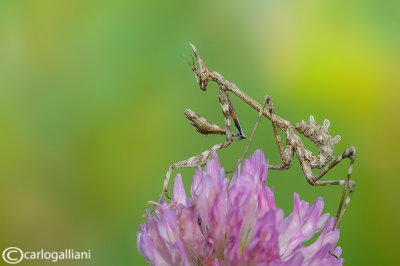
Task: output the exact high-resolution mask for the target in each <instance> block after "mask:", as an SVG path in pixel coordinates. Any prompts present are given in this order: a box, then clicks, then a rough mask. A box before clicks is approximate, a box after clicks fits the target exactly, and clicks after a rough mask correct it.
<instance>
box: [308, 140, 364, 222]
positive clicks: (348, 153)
mask: <svg viewBox="0 0 400 266" xmlns="http://www.w3.org/2000/svg"><path fill="white" fill-rule="evenodd" d="M356 152H357V150H356V148H355V147H354V146H350V147H349V148H347V149H346V150H345V151H344V152H343V154H342V155H340V156H339V157H338V158H337V159H335V160H334V161H333V162H332V163H331V164H329V165H328V166H326V167H325V168H324V169H323V170H321V172H319V173H318V174H316V175H315V176H314V177H313V178H312V181H313V183H314V184H315V186H330V185H340V186H344V188H343V193H342V197H341V199H340V204H339V207H338V211H337V214H336V222H335V224H334V226H333V229H335V228H336V227H339V225H340V222H341V220H342V218H343V215H344V213H345V211H346V209H347V206H348V205H349V203H350V200H351V196H352V194H353V192H354V189H355V186H356V183H355V181H353V180H350V176H351V173H352V171H353V165H354V160H355V157H356ZM345 158H349V159H350V165H349V168H348V170H347V176H346V179H345V180H334V181H318V180H319V179H321V178H322V177H323V176H324V175H325V174H326V173H327V172H328V171H329V170H330V169H332V168H333V167H334V166H335V165H337V164H338V163H340V162H341V161H343V160H344V159H345ZM311 184H312V183H311ZM347 188H349V189H350V191H349V194H348V195H347V197H346V192H347ZM345 197H346V200H345Z"/></svg>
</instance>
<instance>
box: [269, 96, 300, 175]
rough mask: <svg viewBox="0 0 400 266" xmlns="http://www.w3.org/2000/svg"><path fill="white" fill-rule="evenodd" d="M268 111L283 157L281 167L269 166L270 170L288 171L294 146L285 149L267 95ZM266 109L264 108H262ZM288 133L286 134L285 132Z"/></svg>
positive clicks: (288, 144)
mask: <svg viewBox="0 0 400 266" xmlns="http://www.w3.org/2000/svg"><path fill="white" fill-rule="evenodd" d="M265 98H266V100H267V104H268V110H269V113H270V116H271V122H272V129H273V130H274V135H275V140H276V144H277V145H278V150H279V154H280V156H281V160H282V164H281V165H268V169H272V170H287V169H289V167H290V166H291V164H292V160H293V146H292V144H291V143H289V142H287V143H286V149H285V150H284V149H283V145H282V139H281V135H280V134H279V130H278V126H277V124H276V120H275V110H274V105H273V103H272V101H271V97H270V96H269V95H267V96H266V97H265ZM262 109H264V108H262ZM285 133H286V132H285Z"/></svg>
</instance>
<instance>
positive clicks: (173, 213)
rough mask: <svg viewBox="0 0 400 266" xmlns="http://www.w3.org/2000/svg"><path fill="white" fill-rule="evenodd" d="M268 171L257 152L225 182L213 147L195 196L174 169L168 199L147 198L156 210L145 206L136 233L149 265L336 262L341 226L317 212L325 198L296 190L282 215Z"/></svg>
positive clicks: (197, 177)
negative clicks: (308, 197) (309, 198)
mask: <svg viewBox="0 0 400 266" xmlns="http://www.w3.org/2000/svg"><path fill="white" fill-rule="evenodd" d="M267 172H268V162H266V160H265V157H264V154H263V152H262V151H261V150H257V151H255V152H254V154H253V156H251V158H250V159H248V160H246V161H245V162H244V164H243V170H242V172H240V167H239V169H238V170H237V171H236V173H235V174H234V176H233V178H232V181H231V182H230V184H229V178H227V177H225V171H224V169H223V168H221V165H220V163H219V160H218V157H217V154H216V153H215V152H214V153H213V158H212V159H211V160H209V161H208V162H207V165H206V167H205V171H202V169H201V168H200V167H198V168H197V170H196V174H195V175H194V177H193V183H192V186H191V194H192V198H189V197H187V196H186V192H185V189H184V186H183V182H182V177H181V175H180V174H178V175H177V176H176V177H175V181H174V187H173V194H172V199H171V203H167V202H166V201H165V200H164V199H162V200H161V201H160V202H159V203H157V202H151V203H152V204H153V205H154V206H155V214H154V216H153V215H152V213H151V212H150V211H149V210H146V214H147V218H146V221H145V222H144V223H142V224H141V225H140V228H141V230H140V231H138V232H137V247H138V250H139V252H140V253H141V254H142V255H143V256H144V257H145V259H146V260H147V261H148V262H149V263H150V264H152V265H341V264H342V263H343V259H342V258H339V256H340V254H341V248H340V247H336V248H335V245H336V243H337V241H338V239H339V230H338V229H335V230H332V229H333V226H334V222H335V220H334V218H333V217H331V218H329V213H325V214H322V215H321V212H322V209H323V207H324V201H323V199H322V198H320V197H319V198H317V199H316V200H315V201H314V203H313V204H312V205H311V206H309V203H308V202H305V201H303V200H300V198H299V195H298V194H296V193H295V194H294V197H293V212H292V213H291V214H290V215H289V216H288V217H286V218H284V214H283V211H282V209H279V208H276V206H275V198H274V192H273V190H271V189H270V188H269V187H268V186H267V185H266V180H267ZM321 230H322V232H321V233H320V235H319V236H318V238H317V239H316V240H315V241H314V242H313V243H311V244H309V245H308V246H306V245H304V242H306V241H307V240H309V239H310V238H311V237H312V236H314V234H316V233H317V232H319V231H321Z"/></svg>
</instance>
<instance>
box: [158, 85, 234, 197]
mask: <svg viewBox="0 0 400 266" xmlns="http://www.w3.org/2000/svg"><path fill="white" fill-rule="evenodd" d="M219 101H220V104H221V108H222V112H223V114H224V118H225V126H226V129H225V136H226V141H225V142H223V143H220V144H217V145H214V146H212V147H211V148H210V149H208V150H206V151H204V152H202V153H201V154H199V155H196V156H193V157H191V158H189V159H186V160H183V161H180V162H177V163H174V164H172V165H171V166H170V167H169V168H168V171H167V174H166V175H165V180H164V185H163V195H165V196H166V197H168V184H169V180H170V178H171V173H172V170H173V169H177V168H182V167H195V166H198V165H203V164H205V163H206V162H207V160H208V158H210V156H211V154H212V152H213V151H217V150H220V149H223V148H226V147H227V146H229V145H230V144H231V143H232V141H233V140H234V139H238V138H237V137H236V136H233V134H232V130H231V120H230V113H231V112H230V107H229V102H230V100H229V96H228V94H227V93H226V91H224V90H223V89H220V92H219ZM190 111H191V110H188V109H187V110H185V115H186V117H187V118H188V120H189V122H190V123H191V124H192V125H193V126H194V127H195V128H196V130H197V131H199V132H200V133H203V134H213V133H214V132H213V131H207V129H208V128H209V127H210V126H213V127H212V128H213V129H216V133H214V134H220V133H221V132H220V130H219V129H221V128H220V127H218V126H217V125H214V124H212V123H210V122H208V121H207V120H206V119H204V118H203V117H200V116H198V115H197V114H196V113H194V112H193V111H191V112H193V113H194V114H195V115H197V116H198V117H190V118H189V117H188V114H190ZM217 127H218V128H219V129H218V128H217ZM240 139H241V138H240V137H239V140H240Z"/></svg>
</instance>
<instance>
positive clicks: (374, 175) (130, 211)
mask: <svg viewBox="0 0 400 266" xmlns="http://www.w3.org/2000/svg"><path fill="white" fill-rule="evenodd" d="M399 18H400V5H399V2H397V1H360V0H358V1H357V0H356V1H311V0H310V1H277V0H275V1H240V2H239V1H208V0H205V1H193V2H192V1H140V2H139V1H105V2H100V1H39V0H38V1H5V0H4V1H1V2H0V128H1V130H0V181H1V185H0V211H1V217H2V218H1V219H0V249H1V250H4V248H6V247H9V246H17V247H20V248H21V249H24V250H40V249H42V248H43V249H45V250H58V249H59V250H63V249H65V248H72V249H74V250H87V249H89V248H90V249H91V250H92V259H91V260H90V261H65V262H59V263H60V264H61V265H146V262H145V261H144V259H143V258H142V257H141V256H140V254H139V253H138V251H137V248H136V232H137V230H138V229H139V224H140V223H141V222H142V221H143V219H142V217H141V216H142V214H143V213H144V210H145V208H147V206H146V205H145V202H146V201H148V200H155V199H157V197H158V195H159V193H160V192H161V187H162V182H163V180H164V176H165V172H166V170H167V168H168V166H169V165H170V164H172V163H174V162H176V161H179V160H183V159H186V158H188V157H190V156H192V155H195V154H198V153H200V152H202V151H204V150H205V149H207V148H208V147H210V146H211V145H214V144H216V143H219V142H222V141H223V139H224V138H223V137H222V136H203V135H200V134H198V133H197V132H195V131H194V130H193V128H192V127H191V126H190V125H189V124H188V123H187V121H186V120H185V118H184V115H183V111H184V109H185V108H191V109H193V110H194V111H196V112H197V113H199V114H201V115H202V116H204V117H206V118H207V119H208V120H210V121H212V122H214V123H217V124H219V125H223V116H222V114H221V110H220V107H219V102H218V90H217V86H216V85H215V84H210V85H209V88H208V91H207V92H203V91H201V90H200V89H199V87H198V86H197V84H196V81H195V79H194V76H193V74H192V73H191V71H190V69H189V68H188V66H187V63H186V62H185V60H184V59H183V58H182V57H180V56H181V55H186V56H187V55H190V53H191V50H190V47H189V45H188V43H189V42H193V43H194V44H195V45H196V46H197V48H198V49H199V51H200V54H201V55H202V57H203V59H204V60H205V62H206V63H207V65H208V67H209V68H210V69H211V70H216V71H218V72H220V73H221V74H222V75H224V76H225V77H226V78H228V79H229V80H231V81H233V82H235V83H236V84H237V85H238V86H239V87H240V88H241V89H242V90H243V91H245V92H246V93H247V94H249V95H250V96H252V97H253V98H254V99H256V100H258V101H262V99H263V97H264V95H266V94H269V95H271V97H272V99H273V101H274V105H275V108H276V112H277V114H279V115H280V116H282V117H284V118H286V119H288V120H290V121H292V122H293V123H296V122H299V121H301V120H302V119H305V120H306V119H308V117H309V115H310V114H312V115H314V116H315V119H316V120H317V122H320V123H322V121H323V119H325V118H329V119H330V121H331V127H330V132H331V134H332V135H336V134H340V135H341V136H342V141H341V142H340V143H339V144H338V145H337V146H336V155H339V154H341V153H342V152H343V151H344V150H345V149H346V148H347V147H348V146H350V145H354V146H356V147H357V148H358V154H357V159H356V164H355V167H354V171H353V176H352V177H353V178H354V179H355V180H356V181H357V189H356V191H355V193H354V197H353V199H352V201H351V204H350V206H349V209H348V212H347V213H346V215H345V217H344V220H343V223H342V226H341V236H340V240H339V245H340V246H342V248H343V257H344V259H345V263H346V264H348V265H378V264H379V265H390V264H392V265H393V264H396V262H398V258H397V254H398V249H399V247H400V246H399V244H398V239H399V237H400V234H399V233H400V232H399V231H400V230H399V224H400V214H399V208H398V205H399V197H398V195H399V193H398V190H399V188H400V180H399V179H398V176H399V175H398V165H399V163H398V159H397V158H398V149H399V142H398V137H399V135H400V123H399V122H400V121H399V120H400V119H399V112H400V104H399V103H398V99H399V94H400V93H399V85H400V78H399V77H400V75H399V67H400V49H399V45H400V34H399V26H400V24H399V22H400V21H399ZM231 98H232V100H233V103H234V106H235V108H236V111H237V113H238V115H239V118H240V121H241V124H242V126H243V128H244V131H245V134H246V135H247V136H250V133H251V130H252V127H253V124H254V122H255V120H256V116H257V112H255V111H254V110H253V109H251V108H250V107H249V106H247V105H246V104H244V103H243V102H241V101H240V100H239V99H238V98H236V97H235V96H232V97H231ZM305 143H306V145H307V146H309V147H314V146H313V145H312V144H311V143H310V142H309V141H308V142H307V141H305ZM245 144H246V141H242V142H238V143H234V144H233V145H231V146H230V147H229V148H228V149H226V150H223V151H221V152H219V156H220V159H221V161H222V164H223V166H225V167H226V168H228V169H231V168H232V167H233V166H234V164H235V162H236V160H237V159H238V158H239V157H240V156H241V152H242V151H243V149H244V147H245ZM256 148H261V149H263V150H264V152H265V153H266V156H267V157H269V158H270V161H271V163H275V164H277V163H278V162H279V154H278V150H277V147H276V144H275V142H274V138H273V133H272V127H271V123H270V122H269V121H268V120H266V119H263V120H262V125H261V126H260V127H259V130H258V131H257V134H256V136H255V140H254V143H253V144H252V146H251V152H252V151H254V149H256ZM312 150H313V151H315V150H316V149H312ZM347 167H348V162H346V163H343V164H342V165H340V166H338V167H337V169H335V170H334V171H332V172H331V173H330V174H329V178H336V179H342V178H344V177H345V173H346V171H347ZM180 172H181V173H182V174H183V176H184V182H185V185H186V186H187V187H189V185H190V183H191V179H192V176H193V174H194V170H193V169H183V170H181V171H180ZM176 173H177V171H175V172H174V173H173V176H174V175H175V174H176ZM268 184H269V185H273V186H274V187H275V195H276V198H277V205H278V206H279V207H282V208H283V209H284V211H285V214H288V213H290V212H291V211H292V198H293V192H295V191H296V192H298V193H299V194H300V197H301V198H302V199H304V200H307V201H314V200H315V199H316V197H318V196H322V197H324V199H325V202H326V204H325V211H327V212H330V213H335V212H336V208H337V205H338V201H339V197H340V193H341V188H333V187H323V188H315V187H311V186H309V185H308V184H307V183H306V181H305V178H304V176H303V175H302V172H301V170H300V167H299V165H298V161H297V159H295V160H294V163H293V167H292V168H291V169H290V170H288V171H284V172H270V174H269V180H268ZM187 191H188V192H189V190H187ZM28 264H29V263H28V262H27V261H25V262H23V263H21V265H28ZM31 264H35V265H44V261H33V262H31ZM48 264H52V263H48ZM29 265H30V264H29Z"/></svg>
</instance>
